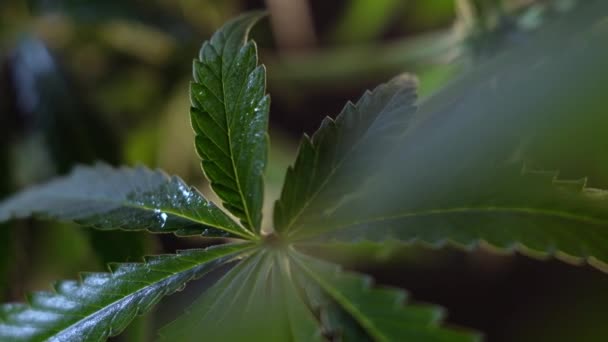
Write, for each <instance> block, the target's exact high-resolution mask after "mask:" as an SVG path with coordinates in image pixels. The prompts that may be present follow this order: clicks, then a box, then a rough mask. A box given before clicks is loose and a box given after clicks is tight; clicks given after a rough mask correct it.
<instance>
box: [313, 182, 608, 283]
mask: <svg viewBox="0 0 608 342" xmlns="http://www.w3.org/2000/svg"><path fill="white" fill-rule="evenodd" d="M505 172H506V171H505ZM510 172H513V170H510ZM496 173H497V174H499V172H498V171H496ZM500 179H501V182H500V183H498V182H490V181H489V179H487V182H484V181H483V180H482V179H481V178H477V179H475V180H474V182H473V181H470V182H467V183H464V182H463V183H460V184H458V185H453V186H452V187H451V188H450V193H452V194H453V195H448V194H447V193H440V194H438V195H440V196H441V198H439V197H437V196H434V195H433V194H432V193H427V197H426V198H424V197H416V198H415V199H408V198H407V197H406V196H398V197H396V198H395V197H394V198H393V199H394V202H392V203H393V204H390V203H388V204H386V205H385V206H383V208H382V209H381V208H380V207H378V206H369V205H367V206H366V205H363V204H362V205H361V206H356V207H353V208H351V209H352V211H351V210H349V211H348V214H346V212H343V213H342V214H345V215H348V217H346V216H341V214H340V215H335V216H334V217H333V218H331V219H328V221H327V226H325V229H327V232H329V233H327V234H326V235H325V236H324V237H323V239H329V240H341V241H353V240H372V241H387V240H391V239H396V240H401V241H415V240H420V241H424V242H428V243H432V244H442V243H443V242H445V241H448V240H450V241H453V242H456V243H458V244H461V245H465V246H472V245H476V244H477V243H479V242H480V241H482V240H483V241H485V242H487V243H489V244H490V245H492V246H495V247H499V248H501V249H507V250H510V249H518V250H520V251H522V252H524V253H526V254H530V255H535V256H536V255H538V256H540V255H546V254H551V255H556V256H557V257H558V258H561V259H563V260H565V261H570V262H581V261H583V260H587V261H588V262H590V263H592V264H593V265H595V266H597V267H599V268H601V269H604V270H607V271H608V266H607V263H608V191H605V190H599V189H593V188H587V187H585V180H579V181H563V180H558V179H557V174H556V173H553V172H531V171H526V172H525V173H524V174H515V175H511V176H510V177H509V176H508V175H507V174H501V176H500ZM411 190H412V192H414V193H417V190H418V189H416V188H414V187H412V189H411ZM456 194H458V195H456ZM397 198H398V199H397Z"/></svg>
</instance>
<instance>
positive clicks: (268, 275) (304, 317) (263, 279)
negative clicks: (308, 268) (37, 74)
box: [161, 249, 322, 342]
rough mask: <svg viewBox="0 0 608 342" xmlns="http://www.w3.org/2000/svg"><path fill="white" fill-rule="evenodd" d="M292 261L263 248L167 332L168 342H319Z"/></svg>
mask: <svg viewBox="0 0 608 342" xmlns="http://www.w3.org/2000/svg"><path fill="white" fill-rule="evenodd" d="M288 267H289V261H288V260H287V259H286V258H285V255H284V254H283V253H281V252H279V251H276V250H270V249H263V250H260V251H258V252H257V253H256V254H254V255H252V256H251V257H250V258H249V259H247V260H245V261H243V262H242V263H240V264H239V265H237V266H236V267H234V268H233V269H232V270H231V271H230V272H229V273H228V274H226V275H225V276H224V277H223V278H222V279H221V280H220V281H219V282H218V283H217V284H216V285H214V286H213V287H212V288H211V289H210V290H209V291H207V292H206V293H205V294H203V295H202V296H201V297H200V298H199V299H198V300H197V301H196V302H195V303H194V304H193V305H192V307H191V308H190V309H189V311H188V312H187V313H186V314H185V315H184V316H182V317H180V318H179V319H178V320H177V321H175V322H173V323H172V324H170V325H169V326H167V327H166V328H164V329H163V330H161V335H162V337H163V339H164V340H167V341H199V340H200V338H201V336H205V338H206V339H208V340H210V341H302V342H304V341H319V340H322V337H321V334H320V329H318V328H317V323H316V321H315V318H314V316H313V315H312V313H311V312H310V311H308V308H307V307H306V305H305V304H304V302H303V301H302V299H301V298H300V296H299V294H298V293H297V290H296V288H295V287H294V284H293V282H292V281H291V280H290V277H289V273H288Z"/></svg>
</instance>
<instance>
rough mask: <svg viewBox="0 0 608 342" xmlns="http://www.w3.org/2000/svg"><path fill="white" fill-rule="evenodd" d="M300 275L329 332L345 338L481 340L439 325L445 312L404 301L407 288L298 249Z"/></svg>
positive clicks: (296, 270)
mask: <svg viewBox="0 0 608 342" xmlns="http://www.w3.org/2000/svg"><path fill="white" fill-rule="evenodd" d="M293 259H294V260H296V261H295V262H294V266H296V267H294V270H293V273H294V274H298V278H299V282H300V284H301V285H302V287H303V288H304V290H305V293H306V295H307V297H308V300H309V302H310V303H311V305H312V306H313V307H314V308H315V309H316V310H319V311H320V317H321V323H322V324H323V328H324V332H325V334H327V335H329V336H332V337H334V338H338V339H339V340H344V341H476V340H478V339H479V337H478V336H475V335H474V334H472V333H470V332H458V331H455V330H449V329H445V328H441V327H439V320H440V319H441V317H442V311H441V310H440V309H439V308H436V307H432V306H423V305H412V304H409V305H407V306H406V305H404V302H405V300H406V298H407V295H406V293H405V292H403V291H401V290H397V289H391V288H372V287H371V280H370V279H369V278H367V277H364V276H360V275H357V274H353V273H345V272H342V270H341V269H340V268H339V267H338V266H336V265H333V264H328V263H325V262H322V261H320V260H317V259H313V258H310V257H307V256H305V255H302V254H299V253H296V252H294V255H293Z"/></svg>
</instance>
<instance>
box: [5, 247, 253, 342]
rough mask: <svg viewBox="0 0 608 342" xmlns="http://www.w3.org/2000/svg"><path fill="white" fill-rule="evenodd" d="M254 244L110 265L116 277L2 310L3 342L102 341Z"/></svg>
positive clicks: (58, 287)
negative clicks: (193, 280) (189, 283)
mask: <svg viewBox="0 0 608 342" xmlns="http://www.w3.org/2000/svg"><path fill="white" fill-rule="evenodd" d="M250 247H251V245H250V244H232V245H222V246H216V247H210V248H207V249H192V250H187V251H181V252H179V253H178V254H174V255H158V256H152V257H147V258H146V260H145V263H128V264H111V265H110V269H111V273H83V274H81V280H80V282H78V281H60V282H57V283H56V284H55V286H54V292H35V293H32V294H31V295H29V297H28V302H29V303H28V304H4V305H2V306H0V340H1V341H43V340H50V341H66V342H67V341H103V340H105V339H107V338H108V337H110V336H114V335H117V334H118V333H120V332H121V331H122V330H123V329H124V328H125V327H126V326H127V325H128V324H129V323H130V322H131V321H132V320H133V318H135V317H136V316H137V315H140V314H143V313H145V312H146V311H148V310H150V308H151V307H152V306H153V305H155V304H156V303H158V302H159V301H160V300H161V299H162V298H163V297H164V296H166V295H169V294H172V293H174V292H175V291H178V290H179V289H181V288H182V287H183V286H184V285H185V284H186V283H187V282H188V281H190V280H192V279H196V278H199V277H201V276H203V275H204V274H206V273H208V272H210V271H211V270H213V269H215V268H217V267H218V266H220V265H223V264H225V263H228V262H230V261H233V260H236V259H238V258H240V257H241V256H242V255H243V254H244V253H246V250H247V249H248V248H250Z"/></svg>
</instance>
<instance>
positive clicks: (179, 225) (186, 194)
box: [0, 164, 251, 237]
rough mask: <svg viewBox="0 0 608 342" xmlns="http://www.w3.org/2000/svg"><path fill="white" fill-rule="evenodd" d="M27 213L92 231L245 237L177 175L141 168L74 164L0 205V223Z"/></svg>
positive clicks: (232, 222)
mask: <svg viewBox="0 0 608 342" xmlns="http://www.w3.org/2000/svg"><path fill="white" fill-rule="evenodd" d="M30 216H37V217H46V218H52V219H57V220H63V221H74V222H77V223H80V224H84V225H88V226H93V227H95V228H98V229H125V230H143V229H146V230H149V231H152V232H157V233H164V232H176V233H178V234H203V235H209V236H212V235H215V236H226V235H236V236H241V237H250V236H251V234H249V233H248V232H247V231H246V230H244V229H242V228H241V227H240V226H239V225H238V224H237V223H235V222H234V221H233V220H232V219H231V218H230V217H228V216H227V215H226V214H225V213H224V212H223V211H222V210H221V209H219V208H218V207H216V206H215V205H214V204H213V203H211V202H208V201H207V200H206V199H205V198H204V197H203V196H202V195H201V194H200V192H198V191H197V190H196V189H194V188H191V187H189V186H187V185H186V184H184V182H183V181H182V180H181V179H180V178H178V177H176V176H173V177H168V176H166V175H165V174H164V173H162V172H160V171H151V170H148V169H146V168H143V167H138V168H135V169H129V168H119V169H115V168H112V167H109V166H107V165H103V164H99V165H97V166H94V167H77V168H76V169H74V171H73V172H72V173H71V174H69V175H68V176H65V177H61V178H58V179H56V180H54V181H51V182H50V183H47V184H43V185H39V186H36V187H32V188H30V189H28V190H25V191H23V192H21V193H18V194H17V195H14V196H13V197H10V198H8V199H7V200H6V201H4V202H2V203H0V221H6V220H9V219H11V218H26V217H30Z"/></svg>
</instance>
